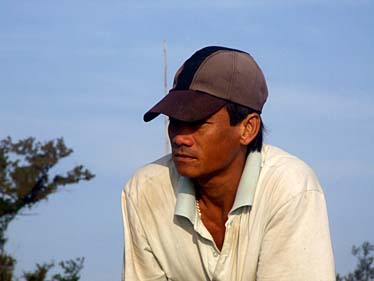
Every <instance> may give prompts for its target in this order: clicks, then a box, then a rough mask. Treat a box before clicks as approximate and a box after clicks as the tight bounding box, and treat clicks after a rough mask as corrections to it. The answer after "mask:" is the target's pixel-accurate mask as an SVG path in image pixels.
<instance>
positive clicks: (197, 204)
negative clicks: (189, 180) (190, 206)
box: [196, 199, 201, 219]
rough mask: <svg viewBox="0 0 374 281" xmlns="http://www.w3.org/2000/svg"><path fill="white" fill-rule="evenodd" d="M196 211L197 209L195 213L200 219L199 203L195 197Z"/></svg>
mask: <svg viewBox="0 0 374 281" xmlns="http://www.w3.org/2000/svg"><path fill="white" fill-rule="evenodd" d="M196 211H197V214H198V215H199V218H200V219H201V211H200V204H199V200H198V199H196Z"/></svg>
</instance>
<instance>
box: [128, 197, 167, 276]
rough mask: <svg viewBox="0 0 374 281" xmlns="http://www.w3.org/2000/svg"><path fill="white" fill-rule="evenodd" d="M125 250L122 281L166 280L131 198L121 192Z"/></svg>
mask: <svg viewBox="0 0 374 281" xmlns="http://www.w3.org/2000/svg"><path fill="white" fill-rule="evenodd" d="M122 217H123V224H124V235H125V249H124V257H123V271H122V281H143V280H147V281H164V280H167V278H166V276H165V273H164V272H163V271H162V269H161V267H160V265H159V263H158V261H157V259H156V257H155V256H154V255H153V252H152V249H151V247H150V245H149V243H148V241H147V237H146V235H145V232H144V228H143V225H142V223H141V221H140V219H139V216H138V213H137V210H136V208H135V207H134V204H133V203H132V200H131V198H128V197H127V196H126V194H125V192H122Z"/></svg>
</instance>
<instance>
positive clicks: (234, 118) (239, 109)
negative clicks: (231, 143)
mask: <svg viewBox="0 0 374 281" xmlns="http://www.w3.org/2000/svg"><path fill="white" fill-rule="evenodd" d="M226 110H227V112H228V113H229V116H230V125H231V126H235V125H237V124H239V122H241V121H243V120H244V118H246V117H247V116H248V115H249V114H251V113H255V112H256V113H258V114H260V112H258V111H257V110H254V109H252V108H249V107H245V106H242V105H239V104H237V103H233V102H227V104H226ZM264 130H265V126H264V124H263V123H262V119H261V116H260V130H259V131H258V133H257V135H256V137H255V138H254V139H253V140H252V141H251V142H250V143H249V144H248V147H247V155H248V154H249V153H250V152H254V151H258V152H261V149H262V143H263V134H264Z"/></svg>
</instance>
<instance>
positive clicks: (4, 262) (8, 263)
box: [0, 252, 16, 281]
mask: <svg viewBox="0 0 374 281" xmlns="http://www.w3.org/2000/svg"><path fill="white" fill-rule="evenodd" d="M15 265H16V260H15V259H14V258H13V257H11V256H9V255H7V254H6V253H5V252H0V281H12V280H13V271H14V267H15Z"/></svg>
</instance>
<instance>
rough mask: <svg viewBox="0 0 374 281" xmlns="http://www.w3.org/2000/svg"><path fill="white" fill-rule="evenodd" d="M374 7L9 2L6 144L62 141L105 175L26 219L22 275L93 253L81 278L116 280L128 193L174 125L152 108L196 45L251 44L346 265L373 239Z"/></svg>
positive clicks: (268, 109) (273, 110)
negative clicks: (318, 189) (322, 197)
mask: <svg viewBox="0 0 374 281" xmlns="http://www.w3.org/2000/svg"><path fill="white" fill-rule="evenodd" d="M373 14H374V2H373V1H370V0H367V1H365V0H339V1H338V0H331V1H322V0H304V1H301V0H300V1H298V0H288V1H275V0H251V1H248V0H232V1H224V0H218V1H217V0H216V1H208V0H206V1H190V2H182V1H170V0H165V1H163V0H161V1H126V0H123V1H119V0H118V1H117V0H108V1H98V0H90V1H89V0H81V1H73V0H63V1H46V0H34V1H26V0H17V1H14V0H13V1H11V0H3V1H1V3H0V121H1V126H0V139H4V138H5V137H7V136H11V137H12V138H13V140H18V139H23V138H26V137H29V136H33V137H35V138H36V139H37V140H39V141H47V140H50V139H54V138H57V137H63V138H64V140H65V143H66V145H67V146H68V147H71V148H72V149H73V150H74V153H73V154H72V155H71V156H69V157H68V158H66V159H64V160H63V161H61V163H60V164H59V165H58V167H56V168H57V170H59V169H61V170H64V169H65V170H66V169H67V168H69V167H72V166H74V165H77V164H83V165H85V167H87V168H89V169H90V170H91V171H92V172H93V173H94V174H96V177H95V178H94V179H92V180H91V181H88V182H81V183H79V184H77V185H71V186H69V187H67V188H65V189H64V190H63V191H60V192H58V193H56V194H54V195H52V196H50V197H49V199H48V200H47V201H43V202H41V203H40V204H38V205H37V207H36V208H33V209H32V210H30V211H28V212H24V213H23V215H21V216H18V217H17V218H16V219H15V220H14V221H13V222H12V223H11V224H10V226H9V229H8V231H7V237H8V243H7V246H6V250H7V252H8V253H10V254H12V255H13V256H14V257H16V258H17V261H18V263H17V267H16V273H17V275H18V276H20V275H21V274H22V272H23V271H24V270H31V269H32V268H34V267H35V264H36V263H43V262H46V261H50V260H55V261H59V260H64V259H70V258H74V257H85V263H84V269H83V270H82V278H81V280H86V281H106V280H119V279H120V275H121V267H122V251H123V228H122V221H121V208H120V194H121V190H122V187H123V186H124V184H125V182H126V181H127V179H128V178H129V177H130V175H131V174H132V173H133V172H134V171H135V170H136V169H137V168H139V167H141V166H142V165H144V164H145V163H148V162H151V161H153V160H155V159H157V158H159V157H161V156H162V155H163V154H164V153H165V140H164V120H163V118H161V117H159V118H157V119H156V120H154V121H152V122H151V123H147V124H146V123H144V122H143V121H142V115H143V113H144V112H145V111H147V110H148V109H149V108H150V107H151V106H152V105H153V104H154V103H155V102H156V101H158V100H159V99H160V98H161V97H162V96H163V95H164V86H163V79H164V76H163V71H164V64H163V48H162V42H163V40H166V42H167V60H168V84H169V88H170V86H171V84H172V78H173V76H174V73H175V71H176V70H177V68H178V67H179V66H180V65H181V64H182V63H183V61H184V60H185V59H187V58H188V57H189V56H190V55H192V53H193V52H194V51H196V50H197V49H199V48H202V47H204V46H208V45H222V46H227V47H232V48H238V49H242V50H244V51H247V52H249V53H250V54H252V55H253V56H254V58H255V59H256V60H257V62H258V63H259V65H260V66H261V68H262V69H263V71H264V73H265V76H266V78H267V82H268V88H269V99H268V102H267V104H266V105H265V108H264V112H263V120H264V122H265V125H266V126H267V129H268V133H267V135H266V139H265V142H266V143H271V144H273V145H276V146H279V147H281V148H283V149H285V150H287V151H288V152H290V153H293V154H295V155H297V156H298V157H300V158H301V159H303V160H304V161H305V162H307V163H308V164H309V165H310V166H312V168H313V169H314V170H315V172H316V174H317V175H318V177H319V179H320V182H321V184H322V186H323V188H324V191H325V193H326V198H327V204H328V210H329V217H330V229H331V235H332V240H333V246H334V253H335V258H336V269H337V272H339V273H342V274H345V273H346V272H348V271H351V270H352V269H353V268H354V266H355V259H354V257H353V256H352V255H351V247H352V245H360V244H361V243H362V242H363V241H370V242H371V243H373V242H374V224H373V221H374V205H373V198H374V162H373V157H374V153H373V147H372V146H373V143H374V142H373V141H374V126H373V124H372V122H373V120H374V118H373V117H374V110H373V106H374V98H373V90H374V79H373V78H374V77H373V74H374V56H373V50H374V18H373Z"/></svg>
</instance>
